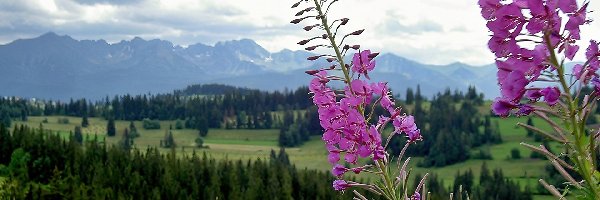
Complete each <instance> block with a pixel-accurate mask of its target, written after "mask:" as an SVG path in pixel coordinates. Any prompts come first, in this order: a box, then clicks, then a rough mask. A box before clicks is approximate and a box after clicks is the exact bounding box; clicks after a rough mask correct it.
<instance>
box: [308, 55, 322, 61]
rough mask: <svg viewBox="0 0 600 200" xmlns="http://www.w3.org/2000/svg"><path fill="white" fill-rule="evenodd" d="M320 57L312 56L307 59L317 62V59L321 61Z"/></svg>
mask: <svg viewBox="0 0 600 200" xmlns="http://www.w3.org/2000/svg"><path fill="white" fill-rule="evenodd" d="M320 57H321V56H320V55H319V56H311V57H308V58H306V59H307V60H316V59H319V58H320Z"/></svg>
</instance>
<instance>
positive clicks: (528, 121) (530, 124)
mask: <svg viewBox="0 0 600 200" xmlns="http://www.w3.org/2000/svg"><path fill="white" fill-rule="evenodd" d="M527 125H529V126H535V125H533V120H532V119H531V117H529V118H527ZM525 130H527V137H531V136H534V134H535V133H534V132H533V130H531V129H528V128H526V129H525ZM536 140H537V139H536Z"/></svg>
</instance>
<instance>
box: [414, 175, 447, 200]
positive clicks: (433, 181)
mask: <svg viewBox="0 0 600 200" xmlns="http://www.w3.org/2000/svg"><path fill="white" fill-rule="evenodd" d="M411 176H412V175H411ZM422 178H423V176H422V175H421V174H417V175H416V176H414V181H413V187H412V189H411V191H414V189H415V188H417V186H418V184H419V183H420V182H421V179H422ZM425 186H426V187H427V191H429V192H430V194H429V196H428V197H427V198H429V199H430V200H442V199H443V200H445V199H448V197H449V194H450V193H449V192H448V189H446V188H445V187H444V181H442V180H440V178H439V177H438V175H437V174H435V173H433V174H429V175H428V176H427V179H425Z"/></svg>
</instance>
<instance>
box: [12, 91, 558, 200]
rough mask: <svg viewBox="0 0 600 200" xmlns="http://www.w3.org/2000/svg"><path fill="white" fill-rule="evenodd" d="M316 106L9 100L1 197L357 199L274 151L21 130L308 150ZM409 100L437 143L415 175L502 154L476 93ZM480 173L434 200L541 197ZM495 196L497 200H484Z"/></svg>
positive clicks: (438, 187) (198, 99)
mask: <svg viewBox="0 0 600 200" xmlns="http://www.w3.org/2000/svg"><path fill="white" fill-rule="evenodd" d="M190 88H193V89H190ZM306 94H307V90H306V88H299V89H297V90H295V91H289V92H283V93H280V92H262V91H258V90H249V89H243V88H233V87H229V86H220V85H218V86H215V85H210V86H190V87H188V88H187V89H186V90H182V91H175V92H174V93H173V94H162V95H149V96H146V95H137V96H131V95H124V96H117V97H115V98H113V100H107V99H105V100H103V101H97V102H91V101H87V100H85V99H80V100H72V101H69V102H68V103H63V102H55V101H35V102H33V101H30V100H26V99H18V98H5V99H1V100H0V108H1V109H0V111H1V112H0V113H2V115H6V116H8V117H4V118H2V119H3V121H6V122H3V123H1V125H2V129H1V131H0V132H1V134H0V143H1V144H0V146H1V147H0V164H1V165H0V177H6V178H5V180H3V183H2V184H3V186H5V187H4V188H5V189H4V190H2V192H3V193H2V194H1V195H3V197H11V198H16V199H21V198H24V199H27V198H33V199H57V198H59V199H64V198H67V199H129V198H134V199H138V198H141V199H173V198H175V199H216V198H217V197H218V198H219V199H348V198H351V196H352V195H350V194H349V193H347V194H345V195H344V196H340V195H338V193H337V192H335V191H334V190H332V189H331V181H332V180H334V177H333V176H332V175H331V173H330V172H329V171H319V170H314V169H297V168H296V167H295V165H294V164H293V163H291V162H290V160H289V158H288V155H287V154H286V152H285V150H284V148H281V149H280V150H279V151H277V152H275V151H272V152H271V156H270V157H269V159H256V160H228V159H225V160H223V159H215V158H212V157H211V156H210V155H207V154H206V153H193V154H192V155H191V156H190V155H186V156H182V155H178V153H177V151H176V150H175V146H174V145H167V146H163V147H165V148H171V149H172V150H171V151H169V152H170V153H164V152H163V153H161V152H160V151H159V150H158V149H157V148H158V147H151V148H148V149H146V150H139V149H136V148H132V145H131V144H132V143H133V140H134V138H135V137H131V141H130V137H128V135H130V134H134V135H135V134H139V133H138V130H137V128H136V127H135V126H134V125H133V123H131V124H130V125H129V129H126V130H125V131H126V133H125V136H124V138H125V137H126V138H127V139H125V140H123V141H121V143H122V144H121V143H120V144H119V145H115V146H113V145H111V144H107V143H105V142H104V141H100V140H98V139H94V138H85V139H84V138H83V137H84V136H82V134H81V126H77V127H76V128H75V132H74V133H73V134H72V135H71V136H69V137H68V138H64V137H60V136H58V135H57V134H56V133H54V132H53V131H51V130H47V129H45V128H44V127H43V126H44V124H40V127H26V126H22V125H21V126H17V125H15V124H14V123H11V121H15V122H16V121H25V120H27V118H28V117H30V116H53V115H63V116H64V115H66V116H74V117H81V118H82V119H83V120H82V126H83V125H84V124H85V123H89V122H87V118H88V117H100V118H104V119H107V120H108V127H107V131H109V133H107V134H108V135H109V136H110V134H114V133H110V132H111V128H110V127H111V123H112V127H113V128H114V123H115V122H114V120H124V121H135V120H141V121H143V128H144V129H154V128H158V129H160V124H159V121H160V120H177V121H178V122H181V124H177V125H176V127H178V128H182V127H185V128H192V129H205V130H204V131H205V132H204V134H207V133H208V128H219V129H279V138H278V139H277V140H278V143H279V146H281V147H298V146H301V145H302V144H303V143H304V142H305V141H308V140H310V138H311V136H314V135H320V134H322V133H321V130H320V126H319V120H318V118H317V113H316V109H315V108H314V107H312V106H309V104H308V103H307V99H308V98H307V97H306ZM406 96H407V98H406V100H405V101H400V102H398V103H399V104H401V105H403V107H404V108H405V109H407V110H408V112H409V113H414V116H415V117H416V118H417V119H418V120H419V121H421V122H424V123H427V125H426V126H423V127H426V128H423V136H424V137H427V138H428V140H425V141H423V142H421V143H417V144H416V146H415V147H414V148H410V149H409V151H408V152H407V153H408V154H409V155H410V156H418V157H423V158H424V159H423V160H421V161H420V162H418V163H417V165H419V166H423V167H430V166H437V167H439V166H446V165H450V164H454V163H459V162H463V161H465V160H467V159H491V158H490V156H491V155H489V152H481V153H478V154H475V155H472V154H471V153H470V152H471V151H470V150H471V148H476V147H479V146H481V145H486V144H498V143H502V138H501V136H500V133H499V130H498V125H497V124H493V123H492V122H491V118H490V116H489V115H487V114H480V112H478V111H477V108H478V107H480V106H482V104H484V101H483V97H482V95H481V94H478V93H477V92H476V91H475V89H474V88H469V90H468V91H467V92H466V93H464V94H463V93H462V92H459V91H455V92H451V91H450V90H446V91H445V92H443V93H439V94H437V95H436V96H434V97H433V98H432V99H431V100H428V99H427V98H425V97H424V96H422V95H421V94H420V89H419V88H417V89H416V93H413V90H408V91H407V95H406ZM424 104H427V105H428V106H427V108H425V106H424ZM373 112H375V113H381V112H383V111H382V110H373ZM215 113H218V114H215ZM265 116H269V117H265ZM4 119H9V120H4ZM199 119H200V120H199ZM65 120H66V118H65ZM84 122H85V123H84ZM433 122H435V123H433ZM66 123H69V122H66ZM11 124H12V126H11ZM200 124H203V125H200ZM155 126H159V127H155ZM9 127H12V128H9ZM208 134H210V133H208ZM204 136H206V135H204ZM85 137H90V136H89V135H87V136H85ZM172 137H173V136H172V135H171V138H172ZM396 138H397V139H395V140H393V141H392V145H391V147H392V148H391V149H390V153H391V154H397V153H398V152H399V151H400V149H399V148H400V147H401V144H402V143H403V142H404V141H402V140H404V139H403V138H401V137H396ZM123 142H124V143H123ZM165 142H167V140H165ZM125 143H126V144H125ZM456 143H461V144H464V145H455V144H456ZM124 144H125V145H124ZM165 144H166V143H165ZM200 146H202V145H201V144H200ZM442 152H443V153H442ZM481 167H482V169H481V174H479V178H476V177H475V176H474V175H473V173H472V172H471V171H470V170H469V171H464V172H462V173H460V172H458V173H457V174H456V176H455V177H454V181H453V182H451V183H446V184H445V183H444V182H443V181H441V180H439V179H438V178H437V176H435V174H433V175H432V176H430V177H429V178H428V179H427V181H428V182H427V185H428V187H429V190H430V191H432V196H431V197H432V199H446V198H447V197H448V194H449V193H451V192H452V193H457V192H459V190H460V191H466V192H465V193H463V194H464V195H466V194H469V196H470V197H471V198H472V199H531V197H532V196H531V195H532V194H533V193H534V189H532V188H530V187H529V186H527V187H525V188H523V187H522V186H520V185H519V184H518V183H516V182H513V181H510V180H508V179H507V178H506V177H504V175H503V172H502V170H501V169H490V168H489V167H488V166H486V165H485V164H484V165H483V166H481ZM419 177H420V175H417V176H416V177H415V180H418V178H419ZM475 180H479V182H474V181H475ZM557 181H560V179H557ZM448 184H450V187H448ZM492 186H493V187H495V189H494V188H490V187H492ZM415 187H416V186H415ZM495 192H496V193H497V194H496V195H495V196H494V197H489V196H487V195H485V194H490V193H495ZM380 197H381V196H370V197H369V198H370V199H378V198H380ZM465 197H466V196H465Z"/></svg>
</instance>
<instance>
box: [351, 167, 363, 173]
mask: <svg viewBox="0 0 600 200" xmlns="http://www.w3.org/2000/svg"><path fill="white" fill-rule="evenodd" d="M350 170H352V172H354V173H355V174H360V172H362V171H363V170H364V168H363V167H355V168H352V169H350Z"/></svg>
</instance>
